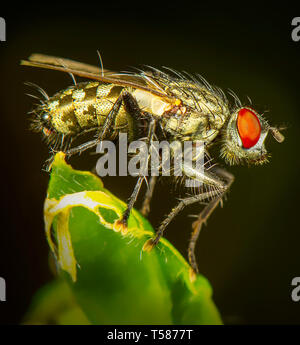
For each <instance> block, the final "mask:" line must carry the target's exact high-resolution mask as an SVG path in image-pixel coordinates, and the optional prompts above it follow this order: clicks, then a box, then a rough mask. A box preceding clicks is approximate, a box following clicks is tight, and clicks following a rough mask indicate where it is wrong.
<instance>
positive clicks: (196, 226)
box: [188, 167, 234, 273]
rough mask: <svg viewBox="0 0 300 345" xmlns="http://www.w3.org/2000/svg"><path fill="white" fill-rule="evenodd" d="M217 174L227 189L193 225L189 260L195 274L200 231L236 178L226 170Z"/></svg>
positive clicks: (218, 170) (197, 271)
mask: <svg viewBox="0 0 300 345" xmlns="http://www.w3.org/2000/svg"><path fill="white" fill-rule="evenodd" d="M215 172H216V173H217V174H218V175H219V176H221V177H223V178H224V179H225V180H226V189H225V190H224V191H223V192H222V193H221V194H220V195H218V196H217V197H215V198H214V199H212V200H211V201H210V202H209V204H208V205H206V206H205V207H204V209H203V210H202V211H201V213H200V214H199V216H198V219H197V220H196V221H195V222H194V223H193V225H192V227H193V232H192V236H191V239H190V242H189V248H188V258H189V263H190V265H191V266H192V269H193V271H194V272H195V273H199V269H198V265H197V260H196V256H195V247H196V242H197V240H198V237H199V234H200V230H201V228H202V224H205V223H206V221H207V220H208V218H209V216H210V215H211V214H212V213H213V211H214V210H215V208H216V207H217V206H218V204H219V203H221V202H222V198H223V196H224V194H225V193H226V191H227V190H228V189H229V187H230V186H231V185H232V183H233V181H234V176H233V175H232V174H230V173H229V172H227V171H226V170H224V169H221V168H219V167H215Z"/></svg>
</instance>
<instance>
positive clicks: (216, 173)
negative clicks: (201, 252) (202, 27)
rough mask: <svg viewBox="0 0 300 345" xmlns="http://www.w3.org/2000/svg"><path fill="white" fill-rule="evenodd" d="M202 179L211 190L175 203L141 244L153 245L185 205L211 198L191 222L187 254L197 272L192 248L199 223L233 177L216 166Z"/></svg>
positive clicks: (145, 247)
mask: <svg viewBox="0 0 300 345" xmlns="http://www.w3.org/2000/svg"><path fill="white" fill-rule="evenodd" d="M203 179H205V180H206V181H209V182H210V186H211V190H209V191H207V192H202V193H200V194H197V195H195V196H191V197H187V198H185V199H182V200H181V201H180V202H179V203H178V204H177V206H176V207H174V208H173V209H172V211H171V212H170V213H169V215H168V216H167V217H166V218H165V219H164V221H163V222H162V223H161V225H160V227H159V228H158V230H157V232H156V236H155V238H151V239H149V240H148V241H146V243H145V244H144V246H143V250H145V251H149V250H151V249H152V248H153V247H154V246H156V245H157V244H158V242H159V240H160V238H161V236H162V235H163V233H164V230H165V229H166V227H167V226H168V225H169V223H170V222H171V221H172V220H173V219H174V218H175V217H176V216H177V214H178V213H179V212H181V211H182V210H183V209H184V208H185V207H186V206H188V205H191V204H194V203H196V202H202V201H205V200H209V199H211V201H210V202H209V204H208V205H207V206H206V207H205V208H204V209H203V211H202V212H201V213H200V215H199V218H198V220H197V221H196V222H194V224H193V227H194V231H193V234H192V238H191V240H190V244H189V251H188V254H189V263H190V265H191V267H192V270H193V272H194V273H198V267H197V262H196V259H195V253H194V250H195V245H196V241H197V239H198V236H199V232H200V229H201V225H202V224H203V222H205V221H207V219H208V217H209V216H210V214H211V213H212V212H213V210H214V209H215V208H216V206H217V205H218V203H219V202H221V200H222V197H223V196H224V194H225V193H226V192H227V191H228V188H229V187H230V186H231V184H232V182H233V179H234V178H233V175H231V174H230V173H228V172H226V171H225V170H223V169H221V168H218V167H214V168H213V169H211V170H210V172H205V175H203V176H202V180H203ZM199 180H200V175H199Z"/></svg>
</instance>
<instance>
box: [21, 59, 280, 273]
mask: <svg viewBox="0 0 300 345" xmlns="http://www.w3.org/2000/svg"><path fill="white" fill-rule="evenodd" d="M21 64H22V65H27V66H32V67H40V68H46V69H52V70H56V71H62V72H67V73H69V74H70V75H71V76H72V78H73V80H74V85H72V86H70V87H68V88H67V89H64V90H62V91H59V92H57V93H56V94H55V95H54V96H51V97H49V96H48V95H47V94H46V92H45V91H44V90H42V89H40V92H41V94H42V96H43V99H40V104H39V105H38V106H36V108H35V109H34V110H33V112H32V128H33V130H35V131H37V132H41V133H42V135H43V137H44V138H45V139H46V141H47V142H48V144H49V146H50V147H51V149H52V151H53V152H55V151H63V152H65V153H66V155H67V156H71V155H73V154H77V153H81V152H83V151H85V150H87V149H89V148H92V147H95V146H96V145H97V144H99V143H100V142H101V141H102V140H104V139H105V140H115V139H117V137H118V135H119V134H120V133H126V134H127V135H128V138H129V142H130V141H133V140H137V139H140V138H143V139H144V140H145V141H146V143H147V145H148V146H149V147H151V145H152V142H153V140H154V139H158V140H167V141H168V142H174V141H179V142H181V143H184V142H187V141H190V142H192V143H194V142H199V141H200V142H202V143H203V144H204V150H203V156H204V157H205V163H204V165H203V168H204V169H203V171H201V172H200V171H198V170H196V169H190V168H189V167H187V166H186V165H185V163H183V164H182V165H181V170H182V173H183V176H184V177H186V178H189V179H192V180H194V181H197V182H200V183H201V187H199V188H194V192H193V193H187V194H186V196H185V197H184V198H182V199H180V200H179V202H178V203H177V205H176V206H175V207H174V208H173V209H172V210H171V212H170V213H169V214H168V216H167V217H166V218H165V219H164V220H163V222H162V223H161V225H160V226H159V227H158V229H157V231H156V234H155V236H154V238H151V239H149V240H148V241H147V242H146V243H145V244H144V247H143V249H144V250H151V249H152V248H153V247H154V246H155V245H156V244H157V243H158V242H159V240H160V238H161V236H162V235H163V232H164V230H165V228H166V227H167V226H168V224H169V223H170V222H171V221H172V220H173V219H174V217H175V216H176V215H177V214H178V213H179V212H180V211H182V210H183V209H184V208H185V207H186V206H188V205H191V204H194V203H200V204H203V203H204V204H205V206H204V208H203V209H202V211H201V213H200V214H199V216H198V218H197V220H196V221H195V222H194V223H193V231H192V235H191V238H190V242H189V247H188V258H189V262H190V264H191V267H192V272H194V273H197V272H198V266H197V262H196V259H195V245H196V241H197V239H198V236H199V233H200V230H201V227H202V225H203V223H205V222H206V221H207V219H208V217H209V216H210V214H211V213H212V212H213V211H214V209H215V208H216V207H217V205H218V204H219V203H221V202H222V199H223V197H224V195H225V194H226V192H227V191H228V190H229V187H230V186H231V184H232V182H233V180H234V177H233V175H232V174H231V173H229V172H227V171H226V170H224V169H223V168H222V167H220V166H219V165H216V164H212V162H213V158H212V157H211V156H210V154H209V152H210V150H211V148H212V147H213V146H218V147H220V150H219V151H220V156H221V157H222V158H223V159H224V160H225V163H226V164H228V165H233V164H243V163H247V164H262V163H265V162H267V161H268V156H269V154H268V152H267V150H266V148H265V145H264V142H265V139H266V137H267V135H268V133H269V132H270V133H271V135H272V136H273V137H274V138H275V139H276V141H278V142H280V143H281V142H282V141H283V140H284V137H283V135H282V134H281V133H280V131H279V129H277V128H276V127H273V126H271V125H269V123H268V122H267V120H266V119H265V118H264V117H263V115H262V114H259V113H258V112H257V111H256V110H255V109H254V108H253V107H252V106H251V105H243V104H242V103H241V101H240V100H239V99H238V97H237V96H236V95H235V94H234V93H233V92H231V96H232V97H233V102H229V100H228V98H227V96H226V95H225V93H224V92H223V91H222V90H221V89H220V88H218V87H215V86H212V85H210V84H209V83H208V82H207V81H206V80H205V79H204V78H202V77H201V76H199V75H190V74H188V73H186V72H178V71H175V70H173V69H170V68H166V67H164V68H163V69H161V70H159V69H156V68H153V67H149V66H147V67H146V68H144V69H137V70H136V71H134V72H120V73H115V72H111V71H108V70H104V69H103V67H102V63H101V67H94V66H91V65H87V64H84V63H80V62H76V61H72V60H69V59H62V58H57V57H52V56H47V55H40V54H33V55H31V56H30V57H29V59H28V60H25V61H22V62H21ZM74 76H79V77H83V78H85V79H87V80H88V81H86V82H80V83H76V81H75V77H74ZM92 131H95V133H96V136H91V137H90V140H87V141H85V142H83V143H81V144H80V145H77V146H76V145H74V141H75V139H77V138H80V137H81V136H82V135H83V134H89V133H91V132H92ZM216 144H218V145H216ZM144 179H145V176H139V177H138V179H137V183H136V185H135V188H134V190H133V192H132V195H131V197H130V199H129V202H128V204H127V208H126V210H125V212H124V213H123V216H122V217H121V219H118V220H117V221H116V222H115V225H114V228H115V229H116V230H121V231H123V232H125V231H126V229H127V223H128V218H129V215H130V212H131V210H132V208H133V206H134V204H135V202H136V200H137V197H138V194H139V191H140V188H141V186H142V183H143V181H144ZM156 180H157V176H151V177H150V180H149V184H148V187H149V188H148V189H147V192H146V194H145V198H144V202H143V206H142V209H141V212H142V214H143V215H144V216H147V215H148V213H149V211H150V200H151V198H152V195H153V191H154V187H155V183H156Z"/></svg>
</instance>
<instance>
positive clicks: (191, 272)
mask: <svg viewBox="0 0 300 345" xmlns="http://www.w3.org/2000/svg"><path fill="white" fill-rule="evenodd" d="M189 278H190V281H191V283H193V282H194V281H195V280H196V278H197V272H196V271H195V270H194V269H193V268H192V267H190V269H189Z"/></svg>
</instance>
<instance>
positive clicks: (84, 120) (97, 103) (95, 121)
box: [42, 82, 127, 136]
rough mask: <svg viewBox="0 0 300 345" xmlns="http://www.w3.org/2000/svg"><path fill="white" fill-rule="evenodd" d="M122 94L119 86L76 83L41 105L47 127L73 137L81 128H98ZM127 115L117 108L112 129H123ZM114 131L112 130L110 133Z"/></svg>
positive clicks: (98, 83)
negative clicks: (48, 125)
mask: <svg viewBox="0 0 300 345" xmlns="http://www.w3.org/2000/svg"><path fill="white" fill-rule="evenodd" d="M121 91H122V87H120V86H117V85H114V84H106V83H100V82H87V83H79V84H77V85H74V86H71V87H69V88H68V89H66V90H63V91H60V92H58V93H57V94H55V95H54V96H53V97H51V98H49V100H48V101H47V102H46V103H45V104H44V105H43V107H42V110H43V114H44V116H45V114H46V117H48V119H47V120H48V121H49V124H50V127H51V128H49V129H50V130H51V129H54V130H55V132H57V133H60V134H63V135H70V136H74V135H76V134H79V133H81V132H82V131H83V130H84V129H89V128H99V129H100V128H101V127H102V125H103V124H104V121H105V119H106V117H107V115H108V114H109V113H110V111H111V109H112V107H113V105H114V103H115V102H116V100H117V98H118V97H119V95H120V92H121ZM126 123H127V116H126V112H125V110H124V109H123V107H121V108H120V110H119V112H118V115H117V116H116V120H115V124H114V125H113V129H115V130H117V129H118V128H122V127H125V126H126ZM113 132H114V131H113Z"/></svg>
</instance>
